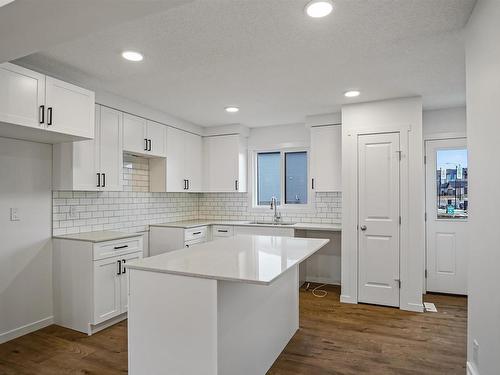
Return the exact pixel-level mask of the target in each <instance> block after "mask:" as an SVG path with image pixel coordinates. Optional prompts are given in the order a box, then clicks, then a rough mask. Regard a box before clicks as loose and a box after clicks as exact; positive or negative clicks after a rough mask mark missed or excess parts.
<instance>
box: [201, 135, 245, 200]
mask: <svg viewBox="0 0 500 375" xmlns="http://www.w3.org/2000/svg"><path fill="white" fill-rule="evenodd" d="M203 142H204V146H205V147H204V150H205V155H204V156H205V157H204V159H205V160H204V161H205V163H204V168H205V170H204V172H205V174H204V175H205V181H204V182H205V187H206V190H207V191H209V192H232V191H237V188H238V186H237V184H238V183H237V181H238V177H239V173H238V170H239V136H237V135H224V136H217V137H206V138H204V140H203Z"/></svg>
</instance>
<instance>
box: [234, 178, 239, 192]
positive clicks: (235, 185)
mask: <svg viewBox="0 0 500 375" xmlns="http://www.w3.org/2000/svg"><path fill="white" fill-rule="evenodd" d="M238 188H239V186H238V180H234V190H238Z"/></svg>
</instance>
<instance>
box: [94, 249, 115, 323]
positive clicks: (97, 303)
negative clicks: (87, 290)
mask: <svg viewBox="0 0 500 375" xmlns="http://www.w3.org/2000/svg"><path fill="white" fill-rule="evenodd" d="M119 261H120V262H121V259H118V258H107V259H102V260H97V261H94V322H93V323H94V324H98V323H101V322H103V321H105V320H107V319H110V318H112V317H114V316H116V315H119V314H120V311H121V295H120V280H121V277H120V276H121V270H120V268H121V263H119Z"/></svg>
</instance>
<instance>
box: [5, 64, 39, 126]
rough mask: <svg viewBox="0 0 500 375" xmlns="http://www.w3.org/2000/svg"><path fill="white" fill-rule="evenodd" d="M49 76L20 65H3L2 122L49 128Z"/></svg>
mask: <svg viewBox="0 0 500 375" xmlns="http://www.w3.org/2000/svg"><path fill="white" fill-rule="evenodd" d="M44 104H45V76H44V75H43V74H39V73H36V72H33V71H31V70H28V69H25V68H21V67H19V66H16V65H13V64H9V63H5V64H1V65H0V122H8V123H13V124H18V125H23V126H31V127H35V128H39V127H42V128H43V127H45V111H44V108H43V107H42V106H43V105H44Z"/></svg>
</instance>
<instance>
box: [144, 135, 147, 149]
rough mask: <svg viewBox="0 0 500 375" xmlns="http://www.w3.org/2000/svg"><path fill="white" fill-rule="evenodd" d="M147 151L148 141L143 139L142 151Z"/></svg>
mask: <svg viewBox="0 0 500 375" xmlns="http://www.w3.org/2000/svg"><path fill="white" fill-rule="evenodd" d="M147 150H148V140H147V139H146V138H144V151H147Z"/></svg>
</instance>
